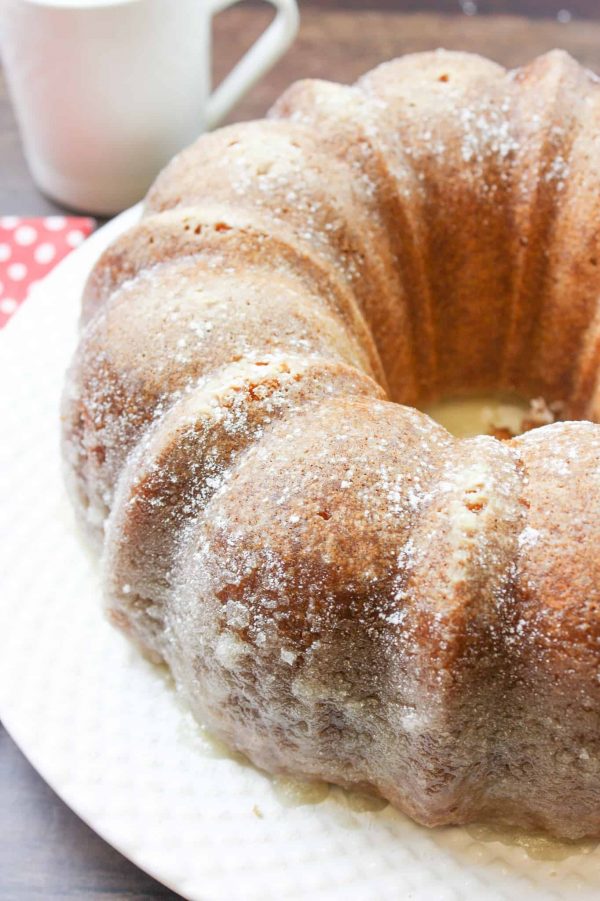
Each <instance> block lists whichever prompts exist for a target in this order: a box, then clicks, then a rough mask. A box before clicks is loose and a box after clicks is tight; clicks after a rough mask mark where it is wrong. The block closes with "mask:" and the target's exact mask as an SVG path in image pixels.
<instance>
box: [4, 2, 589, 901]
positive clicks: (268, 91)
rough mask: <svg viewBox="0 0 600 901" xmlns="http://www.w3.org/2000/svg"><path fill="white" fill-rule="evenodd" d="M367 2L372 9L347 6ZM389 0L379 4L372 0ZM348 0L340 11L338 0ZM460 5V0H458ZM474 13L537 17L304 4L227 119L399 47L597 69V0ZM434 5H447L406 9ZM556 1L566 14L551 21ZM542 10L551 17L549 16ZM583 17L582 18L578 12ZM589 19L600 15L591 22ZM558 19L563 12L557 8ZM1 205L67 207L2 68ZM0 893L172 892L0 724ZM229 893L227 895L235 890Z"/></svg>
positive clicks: (244, 24) (226, 58)
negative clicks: (29, 158)
mask: <svg viewBox="0 0 600 901" xmlns="http://www.w3.org/2000/svg"><path fill="white" fill-rule="evenodd" d="M361 5H362V6H365V7H367V6H368V7H369V10H368V11H367V10H366V9H360V8H358V9H357V8H354V9H350V8H347V7H360V6H361ZM374 5H377V6H379V7H387V8H388V9H387V10H386V9H384V10H382V11H378V12H374V11H372V7H373V6H374ZM339 6H342V7H346V8H344V9H335V8H334V7H339ZM462 6H463V8H467V9H468V8H470V7H468V6H465V0H463V3H462ZM478 6H479V9H480V11H481V12H485V11H487V10H492V9H494V10H507V9H508V10H511V9H512V10H514V9H521V10H523V9H525V10H526V11H527V12H529V13H531V14H532V15H536V16H537V17H536V18H531V19H527V18H522V17H517V16H512V15H504V14H498V15H481V14H477V15H464V14H462V13H461V12H460V9H461V3H460V2H459V0H456V2H454V0H440V2H439V3H437V4H436V3H435V2H434V0H431V2H425V3H417V2H412V0H405V2H394V0H387V2H386V0H382V2H381V3H379V4H367V3H366V2H365V3H364V4H361V3H360V2H359V0H349V2H346V3H343V2H338V0H323V2H322V4H320V5H319V6H316V5H315V6H308V5H305V4H301V7H302V26H301V30H300V35H299V37H298V39H297V41H296V43H295V44H294V46H293V48H292V50H291V51H290V52H289V53H288V54H287V56H286V57H285V58H284V59H283V60H281V61H280V62H279V64H278V65H277V66H276V67H275V68H274V69H273V71H272V72H271V73H270V74H269V75H268V76H267V77H266V78H265V79H264V80H263V81H262V82H261V83H260V84H259V85H257V86H256V87H255V88H254V90H253V91H252V92H251V93H250V94H249V95H248V96H247V97H246V99H245V100H244V101H243V102H242V103H241V104H240V106H239V107H238V108H237V110H236V111H235V113H234V115H233V116H231V117H230V118H231V119H249V118H253V117H257V116H261V115H262V114H263V113H264V111H265V110H266V109H267V108H268V106H269V105H270V103H271V102H272V101H273V100H274V99H275V98H276V97H277V96H278V94H279V93H281V91H282V90H283V89H284V88H285V87H286V86H287V85H288V84H289V83H290V81H292V80H294V79H295V78H300V77H304V76H309V77H320V78H332V79H336V80H339V81H346V82H349V81H352V80H353V79H355V78H356V77H357V76H358V75H360V74H361V73H362V72H364V71H365V70H366V69H368V68H370V67H371V66H373V65H375V64H376V63H378V62H380V61H381V60H384V59H389V58H391V57H394V56H398V55H400V54H402V53H406V52H411V51H416V50H427V49H432V48H435V47H439V46H445V47H448V48H452V49H462V50H472V51H476V52H479V53H483V54H485V55H488V56H490V57H492V58H493V59H495V60H497V61H498V62H501V63H503V64H505V65H508V66H514V65H518V64H520V63H523V62H525V61H527V60H529V59H531V58H532V57H533V56H535V55H536V54H539V53H543V52H544V51H546V50H549V49H551V48H553V47H563V48H565V49H567V50H569V51H570V52H571V53H572V54H573V55H574V56H576V57H577V58H578V59H579V60H580V61H581V62H582V63H584V64H586V65H588V66H590V67H591V68H594V69H595V70H596V71H599V72H600V3H599V2H598V0H577V2H575V0H574V2H572V3H569V2H568V0H561V2H557V0H521V5H519V0H488V2H486V0H480V2H479V4H478ZM424 7H428V8H430V9H431V8H432V7H433V8H437V9H445V10H449V11H451V10H457V11H458V12H456V13H454V14H451V13H449V14H438V13H416V14H415V13H409V14H407V13H401V12H398V9H400V8H402V9H405V10H414V9H415V8H417V9H423V8H424ZM561 7H568V8H569V9H570V11H571V12H572V13H573V18H572V20H571V21H570V22H568V23H567V24H561V23H560V22H558V21H557V18H556V14H557V12H558V10H559V9H560V8H561ZM544 14H546V15H544ZM582 15H587V16H589V17H590V19H589V20H584V19H582V18H580V16H582ZM591 17H595V19H596V20H595V21H591ZM562 18H564V15H563V16H562ZM268 20H269V13H268V12H267V11H266V10H265V9H263V8H261V7H257V8H242V7H238V8H235V9H233V10H231V11H229V12H227V13H224V14H223V15H222V16H220V17H219V18H218V19H217V22H216V48H215V57H216V58H217V59H218V60H219V64H218V65H217V66H216V73H215V74H216V77H217V78H218V77H219V76H220V75H221V74H222V73H223V72H225V71H227V69H228V68H230V66H231V64H232V62H233V61H234V60H235V59H237V58H238V57H239V55H240V53H241V52H242V50H243V49H244V47H246V46H248V45H249V44H250V43H251V42H252V41H253V40H254V37H255V36H256V35H257V34H258V33H259V32H260V30H261V29H262V28H263V27H264V25H265V23H266V22H267V21H268ZM0 142H1V143H0V160H1V161H2V167H1V170H0V213H1V214H9V213H15V214H24V215H25V214H30V215H36V214H45V213H47V212H64V210H63V209H62V208H61V207H59V206H57V205H56V204H55V203H53V202H52V201H50V200H48V199H46V198H45V197H43V196H42V195H41V194H40V193H39V192H38V191H37V189H36V188H35V186H34V185H33V183H32V181H31V178H30V176H29V174H28V171H27V167H26V165H25V161H24V159H23V156H22V152H21V147H20V143H19V138H18V132H17V128H16V124H15V120H14V116H13V114H12V110H11V108H10V105H9V102H8V98H7V94H6V89H5V86H4V82H3V81H2V80H1V78H0ZM0 799H1V801H0V901H33V899H36V901H45V899H61V898H75V899H84V898H85V899H89V898H92V899H102V898H107V897H109V896H110V898H111V899H113V901H118V899H146V898H147V899H151V898H176V897H178V896H176V895H174V894H173V893H172V892H170V891H168V890H167V889H165V888H163V887H162V886H161V885H159V884H158V883H156V882H155V881H154V880H152V879H151V878H150V877H149V876H147V875H146V874H144V873H142V872H141V871H140V870H138V869H137V868H136V867H135V866H134V865H133V864H131V863H129V861H127V860H126V859H125V858H123V857H122V856H121V855H120V854H118V853H117V852H116V851H114V850H113V849H112V848H111V847H109V846H108V845H107V844H106V843H105V842H104V841H102V839H100V838H98V837H97V836H96V835H95V834H94V833H93V832H92V831H91V830H90V829H89V828H88V827H87V826H85V825H84V824H83V823H82V822H81V821H80V820H79V819H78V818H77V817H76V816H75V814H73V813H72V812H71V811H70V810H69V809H68V808H67V807H66V806H65V805H64V804H63V803H62V802H61V801H60V800H59V799H58V798H57V797H56V795H54V793H53V792H52V791H51V789H49V788H48V787H47V786H46V784H45V783H44V782H43V781H42V779H41V778H40V777H39V776H38V775H37V774H36V773H35V771H34V770H33V769H32V768H31V767H30V765H29V764H28V763H27V761H26V760H25V758H24V757H23V756H22V754H21V753H20V751H19V750H18V749H17V748H16V746H15V744H14V743H13V742H12V740H11V739H10V737H9V736H8V734H7V733H6V731H5V730H4V729H3V728H2V726H1V725H0ZM232 901H233V899H232Z"/></svg>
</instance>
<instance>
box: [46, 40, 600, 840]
mask: <svg viewBox="0 0 600 901" xmlns="http://www.w3.org/2000/svg"><path fill="white" fill-rule="evenodd" d="M599 161H600V85H599V79H598V78H597V77H596V76H594V75H593V74H592V73H591V72H589V71H586V70H584V69H583V68H581V67H580V66H579V65H578V64H577V63H575V62H574V61H573V60H572V59H571V58H570V57H569V56H568V55H566V54H565V53H562V52H557V51H556V52H552V53H549V54H548V55H546V56H543V57H541V58H539V59H537V60H535V61H534V62H533V63H532V64H531V65H528V66H526V67H525V68H521V69H517V70H516V71H506V70H505V69H503V68H501V67H500V66H498V65H496V64H495V63H493V62H490V61H488V60H486V59H482V58H480V57H478V56H472V55H468V54H463V53H448V52H444V51H437V52H433V53H423V54H417V55H412V56H406V57H404V58H401V59H398V60H394V61H393V62H389V63H386V64H384V65H381V66H380V67H379V68H377V69H375V70H373V71H371V72H369V73H368V74H367V75H365V76H364V77H363V78H362V79H361V80H360V81H359V82H358V83H357V84H356V85H354V86H353V87H345V86H341V85H338V84H330V83H328V82H324V81H303V82H299V83H297V84H295V85H293V86H292V87H291V88H290V89H289V90H288V91H287V92H286V93H285V94H284V95H283V96H282V97H281V99H280V100H279V101H278V102H277V103H276V104H275V106H274V108H273V109H272V110H271V112H270V115H269V118H268V119H266V120H264V121H260V122H250V123H245V124H241V125H234V126H231V127H227V128H223V129H221V130H219V131H217V132H215V133H213V134H209V135H206V136H203V137H202V138H200V140H199V141H198V142H197V143H196V144H194V145H193V146H192V147H190V148H189V149H187V150H184V151H183V152H182V153H181V154H179V155H178V156H177V157H176V158H175V159H174V160H173V161H172V162H171V164H170V165H169V166H168V167H167V168H166V169H165V170H164V171H163V172H162V174H161V175H160V176H159V177H158V179H157V181H156V183H155V184H154V186H153V187H152V189H151V190H150V192H149V195H148V197H147V199H146V202H145V210H144V215H143V218H142V220H141V222H140V223H139V224H138V225H137V226H135V227H134V228H133V229H132V230H130V231H129V232H127V233H126V234H125V235H124V236H122V237H120V238H119V239H118V240H117V241H116V242H115V243H114V244H113V245H112V246H111V247H110V248H109V249H108V250H107V251H106V252H105V253H104V255H103V256H102V258H101V259H100V260H99V262H98V263H97V265H96V267H95V269H94V271H93V273H92V275H91V277H90V279H89V282H88V284H87V287H86V290H85V295H84V298H83V324H84V327H83V330H82V333H81V340H80V344H79V347H78V350H77V353H76V356H75V359H74V362H73V363H72V366H71V369H70V372H69V376H68V379H67V385H66V390H65V396H64V406H63V425H64V455H65V461H66V469H67V475H68V481H69V485H70V488H71V492H72V495H73V498H74V503H75V505H76V507H77V509H78V511H79V513H80V516H81V518H82V520H83V521H84V522H85V523H86V525H87V527H88V530H89V532H90V534H91V535H92V536H93V537H94V539H95V540H96V541H97V543H98V544H101V545H102V546H103V551H102V555H103V556H102V566H103V573H104V580H105V590H106V603H107V607H108V611H109V614H110V617H111V619H112V620H113V621H114V622H115V623H116V624H118V625H119V626H120V627H122V628H123V629H124V630H125V631H126V632H127V633H128V634H129V635H130V636H131V637H132V638H133V640H134V641H135V642H137V643H138V644H139V645H140V646H141V647H142V648H143V649H144V650H145V651H146V652H147V653H148V654H150V655H151V656H152V657H153V658H155V659H157V660H164V661H166V663H167V664H168V665H169V667H170V668H171V670H172V672H173V674H174V677H175V680H176V683H177V685H178V686H179V688H180V689H181V691H182V692H183V694H184V696H185V697H186V699H187V701H188V702H189V704H190V705H191V707H192V709H193V711H194V713H195V714H196V715H197V717H198V718H200V719H201V720H202V721H203V722H204V723H205V724H206V725H207V727H208V728H209V729H210V730H212V731H213V732H214V733H216V734H217V735H218V736H220V737H221V738H222V739H224V740H225V741H226V742H228V743H229V745H230V746H232V747H234V748H236V749H239V750H241V751H243V752H244V754H246V755H247V756H248V757H249V758H250V759H251V760H252V761H253V762H254V763H256V764H257V765H258V766H260V767H263V768H264V769H266V770H269V771H272V772H276V773H285V774H292V775H295V776H298V777H300V778H305V779H324V780H328V781H330V782H333V783H337V784H339V785H342V786H355V787H357V788H360V789H361V790H364V791H371V792H374V793H378V794H380V795H381V796H383V797H384V798H386V799H388V800H389V801H391V802H392V803H393V804H395V805H396V806H397V807H399V808H400V809H401V810H402V811H405V812H406V813H408V814H409V815H410V816H412V817H414V818H415V819H416V820H418V821H419V822H420V823H424V824H428V825H435V824H444V823H446V824H451V823H467V822H470V821H480V822H481V821H488V822H490V821H491V822H494V823H502V824H514V825H516V826H518V827H524V828H535V829H538V828H540V829H545V830H548V831H550V832H551V833H554V834H555V835H558V836H562V837H568V838H577V837H580V836H587V835H590V836H592V835H596V836H597V835H600V554H599V552H598V548H599V546H600V425H596V424H594V423H595V422H597V421H598V420H599V419H600V380H599V378H598V375H599V372H600V302H599V300H600V162H599ZM474 391H476V392H491V393H493V392H497V391H510V392H516V393H517V394H519V395H520V396H521V397H524V398H531V397H543V398H544V399H545V401H546V402H547V403H548V404H550V405H551V404H556V403H560V404H561V405H562V407H563V409H564V418H565V419H566V420H569V421H563V422H557V423H555V424H553V425H548V426H545V427H543V428H539V429H535V430H533V431H530V432H528V433H527V434H524V435H521V436H519V437H516V438H514V439H512V440H505V441H503V440H498V439H497V438H494V437H489V436H485V435H481V436H477V437H475V438H472V439H464V440H461V439H458V438H456V437H453V436H452V435H450V434H449V433H448V432H447V431H446V429H444V428H443V427H442V426H441V425H439V424H438V423H436V422H434V421H433V420H432V419H431V418H430V417H428V416H427V415H425V414H424V413H422V412H419V410H418V409H416V408H417V407H419V408H422V407H423V406H424V405H426V404H428V403H430V402H432V401H434V400H436V399H437V398H440V397H442V396H450V395H452V396H459V395H461V394H465V393H468V392H474Z"/></svg>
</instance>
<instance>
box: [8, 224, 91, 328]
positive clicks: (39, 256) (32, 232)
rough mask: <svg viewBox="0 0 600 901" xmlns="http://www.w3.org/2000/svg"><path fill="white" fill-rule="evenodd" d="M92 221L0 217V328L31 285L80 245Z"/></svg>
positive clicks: (25, 295) (24, 296)
mask: <svg viewBox="0 0 600 901" xmlns="http://www.w3.org/2000/svg"><path fill="white" fill-rule="evenodd" d="M93 228H94V221H93V219H87V218H82V217H80V216H47V217H46V218H43V219H40V218H34V219H27V218H24V217H22V216H2V217H0V328H2V326H4V325H6V323H7V322H8V320H9V318H10V317H11V316H12V314H13V313H14V312H15V310H16V309H17V308H18V307H19V305H20V304H21V303H22V302H23V301H24V300H25V298H26V297H27V296H28V295H29V292H30V289H31V287H32V285H34V284H36V283H37V282H38V281H40V279H42V278H44V276H46V275H47V274H48V272H50V270H51V268H52V266H54V265H55V263H57V262H58V261H59V260H61V259H62V258H63V257H64V256H66V254H68V253H70V252H71V251H72V249H73V248H74V247H76V246H78V245H79V244H81V242H82V241H84V240H85V238H86V237H87V235H89V234H90V232H91V231H92V230H93Z"/></svg>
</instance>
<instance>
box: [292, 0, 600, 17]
mask: <svg viewBox="0 0 600 901" xmlns="http://www.w3.org/2000/svg"><path fill="white" fill-rule="evenodd" d="M472 2H474V4H475V8H476V11H477V12H476V14H477V15H480V16H498V15H506V14H508V15H520V16H527V17H534V18H543V19H552V18H556V16H557V15H558V14H559V13H561V12H563V11H564V10H567V12H569V13H570V15H571V16H572V17H573V18H576V19H600V4H599V3H598V0H472ZM303 5H304V6H307V7H308V6H316V7H318V8H320V9H342V10H356V9H364V8H365V6H367V5H368V6H369V9H372V10H386V11H387V12H398V10H399V8H400V7H401V8H402V11H403V12H437V13H452V14H454V13H457V12H459V11H461V9H463V8H464V9H469V8H470V9H471V10H472V9H473V7H472V6H468V5H467V4H466V3H465V0H403V2H402V3H399V2H398V0H374V2H373V3H369V4H366V3H365V2H364V0H305V3H304V4H303Z"/></svg>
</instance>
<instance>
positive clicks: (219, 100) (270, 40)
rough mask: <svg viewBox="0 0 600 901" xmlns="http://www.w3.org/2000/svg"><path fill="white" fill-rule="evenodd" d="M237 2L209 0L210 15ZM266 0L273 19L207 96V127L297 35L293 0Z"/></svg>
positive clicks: (225, 113) (296, 9) (225, 110)
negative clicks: (273, 9) (269, 4)
mask: <svg viewBox="0 0 600 901" xmlns="http://www.w3.org/2000/svg"><path fill="white" fill-rule="evenodd" d="M239 2H240V0H210V3H209V6H210V15H211V18H212V16H216V15H217V13H220V12H222V11H223V10H224V9H227V7H228V6H233V5H234V3H239ZM268 2H269V3H271V4H272V5H273V6H274V7H275V8H276V10H277V15H276V16H275V19H274V20H273V21H272V22H271V24H270V25H269V27H268V28H267V30H266V31H264V32H263V33H262V34H261V36H260V37H259V38H258V40H257V41H256V42H255V43H254V44H253V45H252V47H250V49H249V50H248V51H247V52H246V53H245V54H244V56H243V57H242V58H241V60H240V61H239V62H238V64H237V65H236V66H235V67H234V68H233V69H232V70H231V72H230V73H229V75H227V76H226V77H225V78H224V79H223V81H222V82H221V84H220V85H219V87H218V88H217V89H216V91H214V93H213V94H211V96H210V97H209V98H208V104H207V108H206V127H207V128H209V129H210V128H214V127H215V125H217V124H218V123H219V122H220V121H221V119H223V117H224V116H226V115H227V113H228V112H229V110H230V109H231V108H232V107H233V106H235V104H236V103H237V102H238V100H239V99H240V98H241V97H242V96H243V95H244V94H245V93H246V91H248V90H250V88H251V87H253V85H254V84H256V82H257V81H258V80H259V78H260V77H261V76H262V75H264V74H265V72H266V71H267V70H268V69H270V68H271V66H273V65H274V64H275V63H276V62H277V60H278V59H279V57H280V56H282V55H283V53H285V51H286V50H287V49H288V47H289V46H290V44H291V43H292V41H293V40H294V38H295V36H296V32H297V31H298V21H299V16H298V6H297V5H296V0H268Z"/></svg>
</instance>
